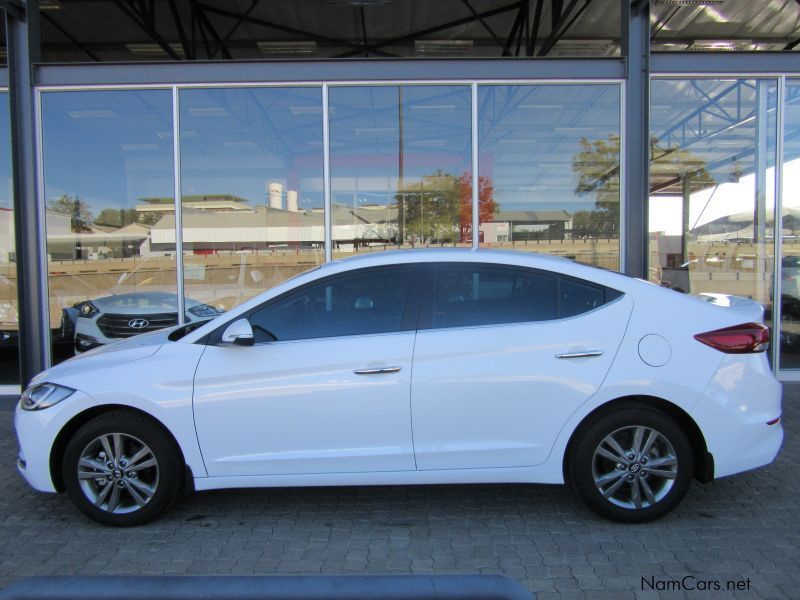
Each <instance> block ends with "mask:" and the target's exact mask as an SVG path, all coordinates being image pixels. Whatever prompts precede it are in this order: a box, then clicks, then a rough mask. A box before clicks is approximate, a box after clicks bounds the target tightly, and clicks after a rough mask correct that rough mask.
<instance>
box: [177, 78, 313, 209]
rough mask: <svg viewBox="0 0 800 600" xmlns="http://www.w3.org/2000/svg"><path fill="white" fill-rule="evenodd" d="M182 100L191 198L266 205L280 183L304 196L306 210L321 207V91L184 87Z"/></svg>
mask: <svg viewBox="0 0 800 600" xmlns="http://www.w3.org/2000/svg"><path fill="white" fill-rule="evenodd" d="M180 103H181V104H180V106H181V161H182V164H181V167H182V174H183V179H182V192H183V194H184V196H187V195H193V194H233V195H236V196H239V197H241V198H246V199H247V200H248V201H249V204H251V205H264V204H265V202H266V198H267V187H268V185H269V184H270V183H279V184H281V185H282V186H283V190H284V195H285V193H286V190H295V191H298V192H299V193H298V205H299V208H312V207H322V205H323V198H322V91H321V89H320V88H318V87H309V88H302V87H300V88H297V87H295V88H238V89H192V90H182V91H181V93H180ZM284 207H285V200H284Z"/></svg>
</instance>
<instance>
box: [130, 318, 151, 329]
mask: <svg viewBox="0 0 800 600" xmlns="http://www.w3.org/2000/svg"><path fill="white" fill-rule="evenodd" d="M148 325H150V321H148V320H147V319H131V320H130V321H128V327H130V328H131V329H144V328H145V327H147V326H148Z"/></svg>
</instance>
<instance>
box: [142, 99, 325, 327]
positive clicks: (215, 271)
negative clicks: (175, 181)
mask: <svg viewBox="0 0 800 600" xmlns="http://www.w3.org/2000/svg"><path fill="white" fill-rule="evenodd" d="M180 111H181V117H180V130H181V135H180V137H181V193H182V195H183V198H182V218H183V250H184V269H185V272H184V282H185V293H186V309H187V313H186V315H187V319H189V320H198V319H203V318H207V317H209V316H214V315H215V314H218V313H219V312H221V311H225V310H229V309H231V308H233V307H234V306H236V305H237V304H239V303H241V302H243V301H245V300H247V299H249V298H251V297H253V296H255V295H257V294H259V293H261V292H263V291H264V290H266V289H268V288H270V287H272V286H274V285H277V284H278V283H281V282H282V281H285V280H286V279H288V278H290V277H292V276H294V275H297V274H298V273H301V272H303V271H306V270H308V269H310V268H312V267H314V266H315V265H318V264H320V263H321V262H322V261H324V250H323V248H324V242H325V235H324V212H323V211H324V208H323V207H324V201H323V186H322V91H321V89H320V88H318V87H312V88H236V89H191V90H182V91H181V92H180ZM146 202H147V203H149V204H150V206H151V210H153V211H156V214H164V223H165V227H164V228H163V232H162V231H161V228H156V231H155V233H154V237H155V235H156V234H158V235H159V240H161V237H160V236H161V234H162V233H163V236H164V238H163V242H164V243H166V244H174V233H173V231H172V224H173V223H174V215H173V209H172V206H171V205H170V204H169V200H168V199H167V201H166V203H165V202H164V199H162V198H158V197H153V198H148V199H146ZM160 211H163V212H160Z"/></svg>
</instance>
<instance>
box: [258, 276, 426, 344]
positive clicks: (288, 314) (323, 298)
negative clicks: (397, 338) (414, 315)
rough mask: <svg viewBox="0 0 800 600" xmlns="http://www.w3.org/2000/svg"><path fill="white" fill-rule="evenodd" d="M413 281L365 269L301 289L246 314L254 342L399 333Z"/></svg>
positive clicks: (411, 277)
mask: <svg viewBox="0 0 800 600" xmlns="http://www.w3.org/2000/svg"><path fill="white" fill-rule="evenodd" d="M413 277H414V267H394V268H384V269H367V270H362V271H358V272H356V273H346V274H342V275H339V276H334V277H330V278H326V279H325V280H323V281H320V282H317V283H313V284H310V285H308V286H305V287H304V288H302V289H301V290H299V291H297V292H294V293H290V294H288V295H287V296H284V297H282V298H280V299H279V300H277V301H276V302H273V303H270V304H268V305H267V306H265V307H263V308H260V309H257V310H255V311H254V312H253V313H252V314H251V315H250V324H251V326H252V328H253V332H254V334H255V338H256V343H261V342H270V341H289V340H304V339H314V338H327V337H339V336H349V335H367V334H375V333H388V332H392V331H400V330H401V329H402V322H403V314H404V312H405V309H406V304H407V301H408V297H409V292H410V290H411V287H412V285H411V284H412V281H413Z"/></svg>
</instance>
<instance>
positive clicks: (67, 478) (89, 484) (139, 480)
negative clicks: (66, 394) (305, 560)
mask: <svg viewBox="0 0 800 600" xmlns="http://www.w3.org/2000/svg"><path fill="white" fill-rule="evenodd" d="M117 434H119V437H116V438H115V436H116V435H117ZM117 440H119V446H120V451H119V452H118V453H117V454H118V456H117V457H116V460H115V461H107V462H105V466H103V462H104V461H105V459H104V458H100V457H101V456H105V457H107V456H108V455H106V454H105V451H104V448H107V447H108V446H111V445H114V444H115V443H116V442H117ZM104 441H105V443H106V445H104V443H103V442H104ZM113 450H114V448H112V452H111V454H112V455H113V454H114V452H113ZM145 450H148V451H149V452H146V453H144V454H142V456H141V458H139V459H138V460H137V461H136V464H134V465H129V464H127V463H128V460H129V459H134V458H136V455H137V453H142V452H145ZM82 456H84V457H86V458H88V459H89V460H90V461H92V462H91V464H92V465H93V466H91V467H90V466H87V464H86V462H84V464H81V462H80V461H81V457H82ZM112 458H113V456H112ZM153 460H154V461H155V464H154V465H151V463H152V462H153ZM112 462H113V464H114V465H115V466H114V468H113V469H112V468H108V465H109V463H112ZM123 464H124V465H126V466H127V467H128V469H130V471H127V469H125V468H123V467H122V465H123ZM100 466H103V469H104V470H103V471H101V470H100V469H99V467H100ZM79 469H80V470H81V471H82V472H83V473H85V474H86V476H84V477H79V473H78V472H79ZM95 473H96V474H97V477H95V476H94V475H95ZM62 474H63V477H64V487H65V488H66V492H67V495H68V496H69V497H70V500H72V502H73V503H74V504H75V506H76V507H77V508H78V509H79V510H80V511H81V512H83V513H84V514H85V515H87V516H88V517H89V518H91V519H93V520H95V521H97V522H98V523H102V524H103V525H111V526H115V527H130V526H135V525H143V524H144V523H147V522H149V521H151V520H153V519H155V518H156V517H157V516H159V515H160V514H161V513H163V512H164V511H166V510H167V509H168V508H169V507H170V506H171V505H172V504H173V503H174V502H175V500H176V499H177V498H178V495H179V493H180V491H181V489H182V479H183V464H182V460H181V453H180V450H179V449H178V447H177V445H176V444H175V442H174V441H173V439H172V437H171V436H170V435H169V433H168V432H167V431H166V430H165V429H164V428H163V427H162V426H161V425H160V424H158V423H156V422H154V421H153V420H151V419H149V418H147V417H145V416H143V415H140V414H138V413H134V412H131V411H125V410H116V411H113V412H108V413H105V414H103V415H100V416H98V417H95V418H94V419H92V420H91V421H89V422H88V423H86V424H85V425H83V426H82V427H81V428H80V429H78V431H77V432H76V433H75V435H73V436H72V439H70V441H69V443H68V444H67V447H66V450H65V452H64V457H63V461H62ZM130 482H133V483H130ZM109 486H110V487H109ZM106 488H108V489H106ZM116 488H119V489H116ZM115 491H116V500H114V498H115V495H114V494H115ZM148 494H149V495H148ZM90 496H93V498H94V499H95V500H97V501H99V504H98V503H96V502H93V501H92V499H91V498H90ZM135 496H138V500H137V498H136V497H135ZM142 500H144V503H143V504H142ZM112 502H113V503H114V504H113V505H112Z"/></svg>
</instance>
